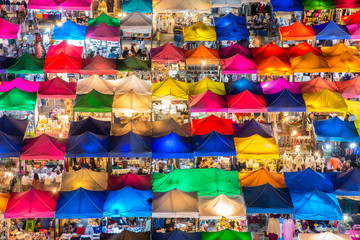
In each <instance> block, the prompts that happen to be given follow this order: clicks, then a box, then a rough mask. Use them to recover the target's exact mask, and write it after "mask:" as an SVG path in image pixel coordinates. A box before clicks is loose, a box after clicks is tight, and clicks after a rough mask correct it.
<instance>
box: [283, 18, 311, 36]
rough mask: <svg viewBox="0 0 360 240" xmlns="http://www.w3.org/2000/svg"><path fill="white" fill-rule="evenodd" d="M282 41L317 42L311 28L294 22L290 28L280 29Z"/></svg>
mask: <svg viewBox="0 0 360 240" xmlns="http://www.w3.org/2000/svg"><path fill="white" fill-rule="evenodd" d="M279 32H280V37H281V40H282V41H301V40H315V32H314V30H313V28H312V27H311V26H306V25H304V24H302V23H301V22H298V21H297V22H294V23H293V24H291V25H290V26H283V27H279Z"/></svg>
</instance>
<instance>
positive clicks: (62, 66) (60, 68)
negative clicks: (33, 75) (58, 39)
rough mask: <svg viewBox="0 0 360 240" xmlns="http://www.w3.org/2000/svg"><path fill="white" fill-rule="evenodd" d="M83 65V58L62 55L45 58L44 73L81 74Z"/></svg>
mask: <svg viewBox="0 0 360 240" xmlns="http://www.w3.org/2000/svg"><path fill="white" fill-rule="evenodd" d="M81 64H82V59H81V58H74V57H71V56H69V55H66V54H65V53H60V54H58V55H56V56H53V57H46V58H45V65H44V73H80V69H81Z"/></svg>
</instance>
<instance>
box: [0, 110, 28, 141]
mask: <svg viewBox="0 0 360 240" xmlns="http://www.w3.org/2000/svg"><path fill="white" fill-rule="evenodd" d="M28 126H29V120H28V119H24V120H20V119H15V118H12V117H10V116H7V115H5V114H4V115H2V116H1V117H0V131H1V132H3V133H5V134H8V135H11V136H18V137H21V138H24V136H25V133H26V130H27V128H28Z"/></svg>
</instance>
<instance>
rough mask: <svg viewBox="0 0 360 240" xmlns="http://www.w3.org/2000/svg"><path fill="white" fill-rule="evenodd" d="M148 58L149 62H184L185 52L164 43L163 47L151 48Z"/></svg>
mask: <svg viewBox="0 0 360 240" xmlns="http://www.w3.org/2000/svg"><path fill="white" fill-rule="evenodd" d="M150 58H151V61H153V62H160V63H177V62H180V61H182V62H185V52H184V49H183V48H178V47H175V46H174V45H172V44H170V43H165V45H162V46H160V47H156V48H151V49H150Z"/></svg>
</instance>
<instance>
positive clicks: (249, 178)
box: [239, 168, 286, 188]
mask: <svg viewBox="0 0 360 240" xmlns="http://www.w3.org/2000/svg"><path fill="white" fill-rule="evenodd" d="M239 180H240V186H241V187H256V186H260V185H263V184H266V183H269V184H270V185H272V186H273V187H275V188H285V187H286V184H285V178H284V175H283V174H282V173H274V172H269V171H268V170H266V169H264V168H260V169H259V170H257V171H252V172H246V173H242V172H239Z"/></svg>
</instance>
